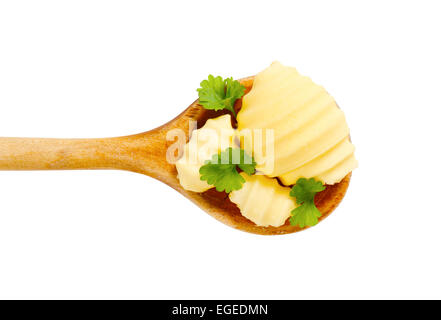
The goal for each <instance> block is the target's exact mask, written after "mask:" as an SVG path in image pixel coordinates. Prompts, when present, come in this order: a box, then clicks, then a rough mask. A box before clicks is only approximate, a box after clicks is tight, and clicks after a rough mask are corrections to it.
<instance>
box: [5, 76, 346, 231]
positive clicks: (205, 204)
mask: <svg viewBox="0 0 441 320" xmlns="http://www.w3.org/2000/svg"><path fill="white" fill-rule="evenodd" d="M240 82H241V83H242V84H243V85H244V86H245V87H246V92H248V91H249V90H250V89H251V87H252V84H253V77H249V78H245V79H241V80H240ZM240 106H241V101H238V102H237V104H236V109H240ZM220 114H222V113H221V112H215V111H212V110H206V109H204V108H203V107H201V106H200V105H199V104H198V100H196V101H195V102H193V103H192V104H191V105H190V106H189V107H188V108H187V109H186V110H185V111H184V112H182V113H181V114H180V115H179V116H177V117H176V118H175V119H173V120H171V121H170V122H168V123H166V124H164V125H163V126H161V127H159V128H156V129H153V130H151V131H147V132H144V133H140V134H136V135H131V136H125V137H117V138H102V139H41V138H0V170H68V169H120V170H128V171H133V172H138V173H142V174H145V175H148V176H150V177H153V178H155V179H157V180H159V181H162V182H164V183H165V184H167V185H169V186H170V187H172V188H173V189H175V190H177V191H178V192H180V193H181V194H182V195H184V196H185V197H187V198H188V199H190V200H191V201H193V202H194V203H195V204H196V205H198V206H199V207H200V208H201V209H203V210H204V211H206V212H207V213H208V214H210V215H211V216H213V217H214V218H216V219H217V220H219V221H220V222H222V223H224V224H226V225H229V226H231V227H233V228H236V229H239V230H242V231H247V232H251V233H256V234H262V235H274V234H286V233H292V232H297V231H300V230H304V229H301V228H299V227H297V226H291V225H290V224H289V223H288V222H287V223H286V224H285V225H283V226H281V227H277V228H276V227H259V226H257V225H255V224H254V223H253V222H251V221H250V220H248V219H246V218H245V217H243V216H242V215H241V214H240V211H239V209H238V208H237V206H236V205H235V204H233V203H232V202H231V201H230V200H229V198H228V195H227V194H226V193H223V192H222V193H221V192H217V191H215V189H210V190H208V191H206V192H203V193H196V192H191V191H187V190H184V189H183V188H182V187H181V185H180V183H179V181H178V179H177V171H176V167H175V166H174V165H173V164H170V163H168V162H167V161H166V151H167V149H168V147H169V146H170V145H171V144H172V143H174V141H167V139H166V134H167V132H168V131H170V130H172V129H176V128H179V129H182V130H184V132H188V130H189V121H190V120H193V121H197V123H198V127H199V128H200V127H201V126H203V125H204V124H205V122H206V121H207V119H210V118H213V117H217V116H219V115H220ZM349 180H350V174H349V175H347V176H346V177H345V178H344V179H343V180H342V181H341V182H340V183H338V184H335V185H332V186H326V189H325V190H324V191H322V192H320V193H319V194H317V196H316V204H317V207H318V209H319V210H320V212H321V213H322V217H321V218H320V220H323V219H324V218H325V217H327V216H328V215H329V214H330V213H331V212H332V211H333V210H334V209H335V207H337V205H338V204H339V203H340V201H341V200H342V199H343V197H344V195H345V193H346V190H347V188H348V185H349ZM146 196H147V195H146Z"/></svg>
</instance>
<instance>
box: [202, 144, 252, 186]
mask: <svg viewBox="0 0 441 320" xmlns="http://www.w3.org/2000/svg"><path fill="white" fill-rule="evenodd" d="M237 167H239V168H240V169H241V170H242V171H243V172H245V173H246V174H248V175H252V174H253V173H254V172H255V171H256V162H255V161H254V159H253V157H250V156H249V155H248V154H246V153H245V151H244V150H242V149H237V148H235V149H233V148H227V149H225V151H222V152H221V153H219V154H215V155H213V157H212V159H211V160H207V161H205V164H204V165H203V166H202V167H201V168H200V169H199V173H200V174H201V178H200V179H201V180H203V181H204V180H205V181H207V183H208V184H211V185H213V186H215V187H216V190H217V191H219V192H222V191H225V192H227V193H229V192H231V191H233V190H239V189H240V188H242V185H243V184H244V182H245V179H244V178H243V177H242V176H241V175H240V174H239V172H238V171H237Z"/></svg>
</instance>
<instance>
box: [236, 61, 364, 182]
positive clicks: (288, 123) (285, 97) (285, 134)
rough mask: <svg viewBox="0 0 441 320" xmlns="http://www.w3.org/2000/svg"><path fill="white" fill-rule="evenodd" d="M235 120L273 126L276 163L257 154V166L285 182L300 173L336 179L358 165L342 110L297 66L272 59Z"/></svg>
mask: <svg viewBox="0 0 441 320" xmlns="http://www.w3.org/2000/svg"><path fill="white" fill-rule="evenodd" d="M237 121H238V129H239V131H244V130H247V129H248V130H249V129H263V130H269V129H272V130H273V132H274V146H273V148H274V158H273V159H274V162H273V166H268V165H267V164H265V165H264V164H263V163H260V162H259V159H260V158H259V157H256V161H257V162H258V166H257V169H258V170H259V171H261V172H262V173H264V174H265V175H267V176H270V177H280V178H281V181H282V182H283V183H284V184H285V185H292V184H294V183H295V182H296V181H297V179H298V178H300V177H305V178H311V177H314V178H318V179H320V180H321V181H322V182H323V183H325V184H334V183H336V182H339V181H340V180H341V179H342V178H343V177H344V176H345V175H346V174H348V173H349V172H350V171H352V170H353V169H354V168H355V167H356V166H357V163H356V160H355V158H354V157H353V152H354V148H353V146H352V144H351V143H350V142H349V139H348V136H349V128H348V125H347V123H346V120H345V117H344V114H343V112H342V111H341V110H340V109H339V108H338V106H337V104H336V103H335V101H334V99H333V98H332V97H331V96H330V95H329V94H328V93H327V92H326V90H325V89H324V88H323V87H322V86H319V85H317V84H315V83H314V82H313V81H312V80H311V79H310V78H308V77H305V76H302V75H300V74H299V73H298V72H297V70H296V69H295V68H291V67H286V66H283V65H282V64H280V63H279V62H274V63H273V64H272V65H271V66H270V67H269V68H267V69H265V70H264V71H262V72H260V73H259V74H258V75H256V77H255V80H254V84H253V88H252V89H251V91H250V92H249V93H248V94H247V95H245V96H244V98H243V103H242V108H241V110H240V112H239V113H238V116H237ZM343 141H344V143H343ZM244 144H245V145H246V144H247V142H246V141H245V142H244ZM248 144H249V143H248ZM339 145H340V147H337V146H339ZM266 148H267V145H263V150H262V153H263V154H267V153H268V152H267V151H268V150H266ZM247 149H249V148H247ZM255 151H256V150H253V154H254V152H255ZM269 151H271V150H269ZM331 151H332V152H331ZM351 155H352V158H351V157H350V156H351ZM349 158H350V159H351V160H347V161H344V160H345V159H349Z"/></svg>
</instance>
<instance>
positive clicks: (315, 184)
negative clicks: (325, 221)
mask: <svg viewBox="0 0 441 320" xmlns="http://www.w3.org/2000/svg"><path fill="white" fill-rule="evenodd" d="M323 190H325V186H324V185H323V183H322V182H321V181H317V180H315V179H314V178H311V179H305V178H300V179H298V180H297V182H296V184H295V185H294V186H293V187H292V189H291V192H290V193H289V194H290V195H291V196H292V197H295V198H296V203H297V204H298V205H299V206H298V207H297V208H295V209H294V210H292V211H291V218H290V219H289V222H290V223H291V224H292V225H298V226H300V228H304V227H306V226H310V227H311V226H314V225H316V224H317V223H318V218H319V217H320V216H321V215H322V214H321V213H320V211H319V210H318V209H317V207H316V206H315V204H314V197H315V195H316V193H317V192H320V191H323Z"/></svg>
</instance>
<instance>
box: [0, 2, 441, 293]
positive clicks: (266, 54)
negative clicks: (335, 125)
mask: <svg viewBox="0 0 441 320" xmlns="http://www.w3.org/2000/svg"><path fill="white" fill-rule="evenodd" d="M438 5H439V3H438V1H421V0H420V1H303V2H294V1H275V0H272V1H256V0H254V1H237V0H236V1H221V2H214V1H213V2H211V1H188V0H187V1H90V0H88V1H1V2H0V111H1V113H0V136H37V137H105V136H118V135H126V134H131V133H138V132H143V131H146V130H148V129H151V128H154V127H156V126H158V125H160V124H162V123H164V122H166V121H168V120H170V119H171V118H173V117H174V116H176V115H177V114H178V113H180V112H181V111H182V110H183V109H184V108H185V107H187V105H189V104H190V103H191V102H192V101H193V100H194V99H196V97H197V94H196V91H195V90H196V88H197V87H198V86H199V82H200V81H201V80H202V79H204V78H205V77H206V76H207V75H208V74H209V73H213V74H218V75H222V76H233V77H235V78H240V77H244V76H249V75H253V74H256V73H257V72H259V71H261V70H262V69H264V68H265V67H267V66H268V65H269V64H270V63H271V62H272V61H273V60H279V61H281V62H282V63H284V64H286V65H291V66H295V67H297V68H298V70H299V71H300V72H302V73H303V74H306V75H308V76H310V77H312V79H313V80H315V82H317V83H319V84H322V85H324V86H325V87H326V88H327V89H328V91H329V92H331V94H333V96H334V97H335V99H336V100H337V102H338V104H339V105H340V107H341V108H342V109H343V110H344V111H345V114H346V118H347V120H348V123H349V126H350V128H351V137H352V140H353V142H354V144H355V145H356V147H357V152H356V155H357V158H358V160H359V162H360V167H359V168H358V169H357V170H356V171H355V172H354V174H353V180H352V182H351V185H350V188H349V191H348V193H347V195H346V198H345V199H344V201H343V203H342V204H341V205H340V206H339V208H338V209H337V210H336V211H335V212H334V213H333V214H332V215H331V216H330V217H329V218H328V219H326V220H325V221H324V222H322V223H321V224H319V225H318V226H316V227H314V228H312V229H309V230H307V231H305V232H301V233H298V234H291V235H287V236H274V237H263V236H258V235H252V234H247V233H243V232H239V231H236V230H234V229H231V228H229V227H226V226H224V225H222V224H220V223H219V222H217V221H215V220H214V219H213V218H212V217H210V216H209V215H207V214H205V213H204V212H203V211H201V210H200V209H199V208H197V207H196V206H195V205H193V204H192V203H191V202H190V201H188V200H187V199H185V198H184V197H182V196H181V195H179V194H178V193H176V192H175V191H173V190H172V189H171V188H169V187H167V186H166V185H163V184H161V183H159V182H157V181H155V180H153V179H151V178H149V177H146V176H142V175H138V174H135V173H129V172H122V171H75V172H68V171H59V172H0V298H43V299H45V298H61V299H64V298H86V299H88V298H135V299H143V298H158V299H159V298H179V299H180V298H188V299H192V298H250V299H253V298H262V299H265V298H282V299H285V298H291V299H292V298H441V289H440V286H441V273H440V268H441V257H440V249H439V246H440V243H441V232H440V225H441V210H440V207H439V198H440V196H441V192H440V188H441V186H440V184H439V181H440V178H441V174H440V168H439V166H440V163H441V156H440V152H439V145H440V143H439V138H440V136H441V134H440V133H441V131H440V115H441V111H440V110H441V102H440V101H441V98H440V77H439V75H440V73H441V62H440V59H441V47H440V30H441V20H440V18H439V13H440V8H439V7H438Z"/></svg>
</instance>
